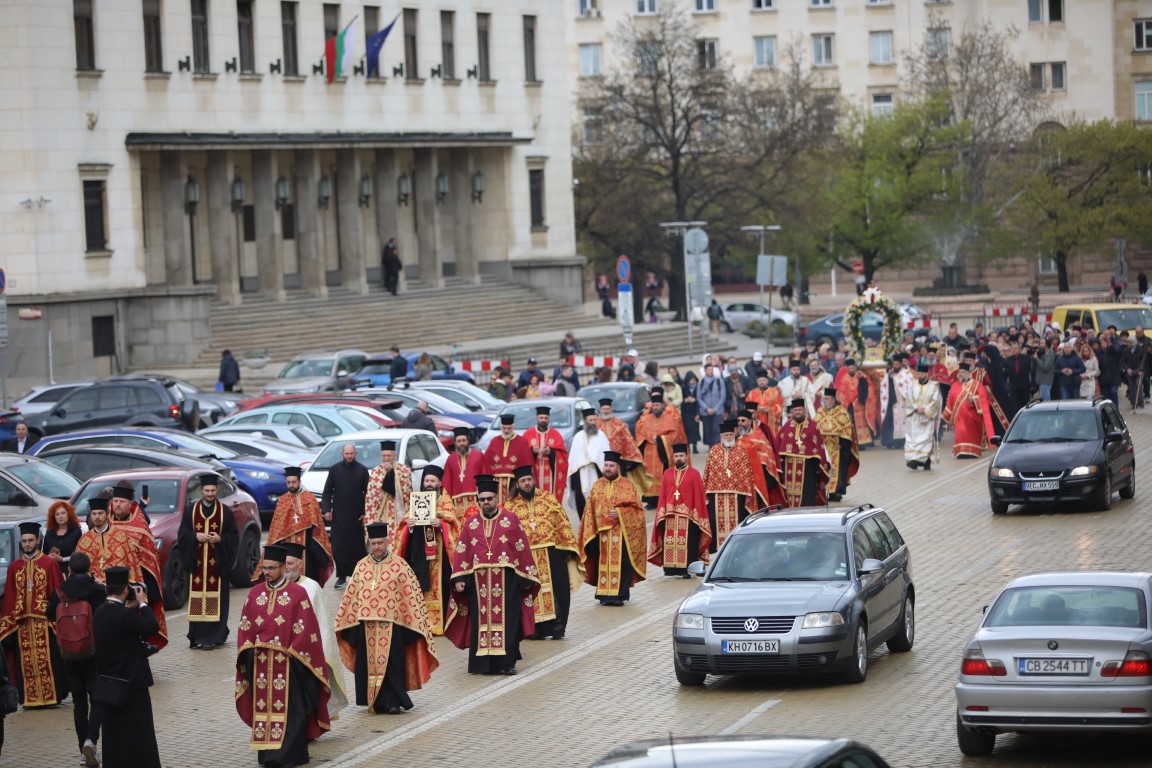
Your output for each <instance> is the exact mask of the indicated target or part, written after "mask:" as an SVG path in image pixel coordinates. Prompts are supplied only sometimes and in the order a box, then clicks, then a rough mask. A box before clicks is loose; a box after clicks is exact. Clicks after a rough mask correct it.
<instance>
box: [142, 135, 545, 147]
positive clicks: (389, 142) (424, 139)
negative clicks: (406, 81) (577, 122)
mask: <svg viewBox="0 0 1152 768" xmlns="http://www.w3.org/2000/svg"><path fill="white" fill-rule="evenodd" d="M532 140H533V139H532V137H531V136H514V135H513V134H512V133H511V132H503V131H491V132H483V133H434V132H412V133H368V132H338V133H130V134H128V135H127V137H126V138H125V139H124V144H125V145H126V146H127V147H128V149H130V150H164V149H216V150H227V149H312V148H316V147H323V148H331V149H352V148H359V149H371V148H373V147H380V148H424V147H455V146H471V147H511V146H514V145H517V144H530V143H532Z"/></svg>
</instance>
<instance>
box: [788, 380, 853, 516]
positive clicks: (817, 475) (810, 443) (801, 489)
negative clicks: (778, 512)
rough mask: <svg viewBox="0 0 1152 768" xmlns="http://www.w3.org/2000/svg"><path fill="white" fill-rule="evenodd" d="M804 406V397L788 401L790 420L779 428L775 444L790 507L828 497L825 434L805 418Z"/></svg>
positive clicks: (808, 504)
mask: <svg viewBox="0 0 1152 768" xmlns="http://www.w3.org/2000/svg"><path fill="white" fill-rule="evenodd" d="M841 402H843V400H841ZM806 406H807V403H806V402H805V401H804V400H793V401H792V402H791V403H789V407H788V415H789V420H788V423H786V424H785V425H784V426H782V427H781V428H780V435H779V442H778V443H777V445H776V453H777V454H779V456H780V463H781V472H782V473H783V480H784V503H785V504H786V505H787V506H789V507H811V506H816V505H820V504H825V503H826V499H827V498H828V495H827V494H828V474H829V471H828V470H829V467H828V453H827V452H826V451H825V450H824V435H822V434H820V428H819V427H817V426H816V423H815V422H814V421H813V420H812V419H810V418H808V409H807V407H806Z"/></svg>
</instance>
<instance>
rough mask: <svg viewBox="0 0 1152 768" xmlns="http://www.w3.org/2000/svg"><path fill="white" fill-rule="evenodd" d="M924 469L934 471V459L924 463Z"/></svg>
mask: <svg viewBox="0 0 1152 768" xmlns="http://www.w3.org/2000/svg"><path fill="white" fill-rule="evenodd" d="M924 469H932V459H928V461H926V462H924Z"/></svg>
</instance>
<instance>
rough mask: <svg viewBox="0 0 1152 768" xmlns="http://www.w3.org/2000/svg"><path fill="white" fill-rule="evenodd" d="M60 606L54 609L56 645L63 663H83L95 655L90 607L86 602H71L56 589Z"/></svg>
mask: <svg viewBox="0 0 1152 768" xmlns="http://www.w3.org/2000/svg"><path fill="white" fill-rule="evenodd" d="M56 594H57V596H58V597H59V598H60V605H59V607H58V608H57V609H56V644H57V645H58V646H59V647H60V657H61V658H62V659H64V660H65V661H83V660H85V659H90V658H92V657H93V656H95V655H96V638H95V635H94V634H93V631H92V605H91V603H89V602H88V601H87V600H73V599H72V598H70V597H68V595H66V594H64V590H63V589H61V588H60V587H57V588H56Z"/></svg>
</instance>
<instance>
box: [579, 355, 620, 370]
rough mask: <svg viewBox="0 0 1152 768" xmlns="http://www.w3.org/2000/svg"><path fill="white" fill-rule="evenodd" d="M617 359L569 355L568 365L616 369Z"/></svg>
mask: <svg viewBox="0 0 1152 768" xmlns="http://www.w3.org/2000/svg"><path fill="white" fill-rule="evenodd" d="M617 362H618V361H617V359H616V358H614V357H593V356H591V355H569V356H568V364H569V365H575V366H577V367H578V368H600V367H605V366H606V367H608V368H615V367H616V363H617Z"/></svg>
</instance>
